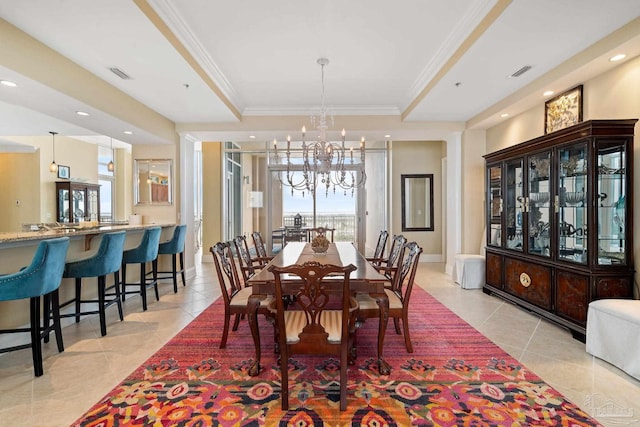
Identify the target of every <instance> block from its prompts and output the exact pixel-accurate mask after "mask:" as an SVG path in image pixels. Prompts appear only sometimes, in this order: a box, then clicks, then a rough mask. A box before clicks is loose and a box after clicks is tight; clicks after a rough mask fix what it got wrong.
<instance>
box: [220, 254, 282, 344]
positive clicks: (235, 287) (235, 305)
mask: <svg viewBox="0 0 640 427" xmlns="http://www.w3.org/2000/svg"><path fill="white" fill-rule="evenodd" d="M233 246H234V244H233V243H231V242H218V243H216V244H215V245H214V246H212V247H211V248H209V252H211V254H212V255H213V264H214V266H215V268H216V273H217V275H218V283H219V284H220V290H221V291H222V299H223V301H224V326H223V329H222V339H221V340H220V348H225V347H226V345H227V338H228V336H229V323H230V321H231V316H234V321H233V327H232V330H233V331H236V330H238V325H239V324H240V318H241V317H242V316H243V315H246V314H247V303H248V302H249V297H250V296H251V293H252V289H251V287H246V286H243V281H242V280H241V278H240V275H239V273H238V269H237V268H236V261H235V258H234V256H233ZM271 300H272V297H267V298H265V299H264V300H263V301H262V303H261V304H260V307H259V308H258V313H262V314H267V313H269V312H268V309H267V305H269V303H271Z"/></svg>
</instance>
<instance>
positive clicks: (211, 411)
mask: <svg viewBox="0 0 640 427" xmlns="http://www.w3.org/2000/svg"><path fill="white" fill-rule="evenodd" d="M222 316H223V305H222V302H221V301H220V300H218V301H216V302H214V303H213V304H212V305H211V306H210V307H209V308H207V309H206V310H205V311H204V312H203V313H202V314H201V315H200V316H198V317H197V318H196V319H195V320H194V321H193V322H191V324H189V325H188V326H187V327H186V328H184V329H183V330H182V331H181V332H180V333H179V334H178V335H176V336H175V337H174V338H173V339H172V340H171V341H170V342H169V343H167V345H165V346H164V347H163V348H162V349H160V350H159V351H158V352H157V353H156V354H154V355H153V356H152V357H151V358H149V360H147V362H146V363H144V364H143V365H142V366H140V367H139V368H138V369H136V370H135V371H134V372H133V373H132V374H131V375H129V377H128V378H126V379H125V380H124V381H123V382H122V383H121V384H120V385H118V386H117V387H116V388H114V389H113V390H112V391H111V392H110V393H109V394H107V395H106V396H105V397H104V398H103V399H102V400H101V401H100V402H98V403H97V404H95V405H94V406H93V407H92V408H91V409H90V410H89V411H88V412H87V413H86V414H84V415H83V416H82V418H80V419H79V420H77V421H76V422H75V423H74V424H73V425H74V426H128V425H135V426H217V425H219V426H297V427H303V426H323V425H324V426H346V425H351V426H363V425H364V426H377V427H381V426H411V425H415V426H512V427H513V426H572V427H576V426H594V425H596V426H597V425H599V424H598V423H597V422H596V421H595V420H593V419H592V418H589V416H588V415H587V414H586V413H585V412H584V411H582V410H581V409H580V408H578V407H577V406H576V405H575V404H573V403H571V402H570V401H568V400H567V399H565V398H564V397H563V396H562V395H561V394H560V393H558V392H557V391H556V390H554V389H553V388H551V387H550V386H549V385H547V384H545V383H544V382H543V381H542V380H541V379H540V378H539V377H538V376H536V375H535V374H534V373H532V372H531V371H529V370H528V369H527V368H526V367H525V366H523V365H522V364H520V363H518V362H517V361H516V360H515V359H513V358H512V357H510V356H509V355H508V354H506V353H505V352H504V351H503V350H501V349H500V348H499V347H497V346H496V345H495V344H493V343H492V342H491V341H489V340H488V339H487V338H485V337H484V336H483V335H482V334H480V333H479V332H478V331H477V330H475V329H474V328H473V327H471V326H470V325H469V324H467V323H466V322H464V321H463V320H462V319H460V318H459V317H458V316H456V315H455V314H454V313H452V312H451V311H450V310H449V309H447V308H446V307H444V306H443V305H442V304H440V303H439V302H437V301H436V300H435V299H434V298H433V297H432V296H431V295H429V294H428V293H426V292H425V291H423V290H422V289H420V288H418V287H414V295H413V296H412V302H411V310H410V320H409V322H410V328H411V333H412V338H413V347H414V353H411V354H410V353H407V352H406V350H405V347H404V340H403V337H402V336H401V335H396V333H395V330H394V328H393V322H389V329H388V332H387V335H386V339H385V358H386V360H387V361H388V362H389V363H390V364H391V366H392V368H393V369H392V372H391V374H390V375H388V376H383V375H380V374H379V373H378V370H377V364H376V363H375V348H376V336H377V320H375V319H371V320H368V321H367V323H366V324H365V325H364V326H363V328H361V329H360V330H359V331H358V358H357V361H356V364H355V365H354V366H350V368H349V386H348V407H347V410H346V411H344V412H340V410H339V407H338V406H339V405H338V403H339V389H338V383H337V379H338V378H339V369H338V366H337V363H338V362H337V361H336V360H335V359H331V358H326V357H319V356H315V357H312V356H302V357H295V358H292V359H291V360H290V364H289V369H290V374H289V378H290V387H291V391H290V393H289V395H290V406H289V407H290V408H291V409H290V410H289V411H282V410H281V409H280V382H279V368H278V365H277V360H276V357H275V355H274V345H273V330H272V327H271V325H270V324H268V323H267V322H266V321H264V318H261V319H260V320H261V339H262V343H263V347H264V349H263V352H262V354H263V360H262V367H263V371H262V373H261V374H260V376H258V377H250V376H249V375H248V374H247V369H248V368H249V366H250V364H251V361H252V357H253V356H254V350H253V343H252V340H251V334H250V332H249V327H248V324H247V322H246V321H243V322H241V324H240V327H239V329H238V330H237V331H235V332H230V336H229V340H228V342H227V348H226V349H224V350H220V349H218V346H219V344H220V337H221V331H222Z"/></svg>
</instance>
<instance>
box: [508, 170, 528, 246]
mask: <svg viewBox="0 0 640 427" xmlns="http://www.w3.org/2000/svg"><path fill="white" fill-rule="evenodd" d="M506 172H507V188H506V194H505V201H504V208H505V220H506V227H507V236H506V237H507V240H506V247H507V248H508V249H513V250H517V251H522V224H523V211H524V205H525V199H524V194H523V188H522V159H516V160H514V161H510V162H508V163H507V171H506Z"/></svg>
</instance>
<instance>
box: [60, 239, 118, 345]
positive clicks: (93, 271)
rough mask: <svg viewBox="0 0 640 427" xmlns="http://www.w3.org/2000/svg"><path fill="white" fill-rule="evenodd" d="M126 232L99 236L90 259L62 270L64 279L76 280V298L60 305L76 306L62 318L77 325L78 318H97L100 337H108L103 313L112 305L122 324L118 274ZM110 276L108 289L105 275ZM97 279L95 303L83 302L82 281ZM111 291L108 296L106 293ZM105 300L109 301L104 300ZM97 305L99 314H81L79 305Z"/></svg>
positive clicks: (70, 263) (92, 300)
mask: <svg viewBox="0 0 640 427" xmlns="http://www.w3.org/2000/svg"><path fill="white" fill-rule="evenodd" d="M125 237H126V232H125V231H118V232H115V233H106V234H103V235H102V236H101V240H100V246H99V247H98V251H97V252H96V253H95V255H93V256H92V257H90V258H85V259H81V260H78V261H72V262H68V263H66V265H65V267H64V277H66V278H74V279H75V298H73V299H71V300H69V301H67V302H65V303H63V304H61V305H60V307H64V306H66V305H69V304H72V303H75V312H74V313H70V314H63V315H62V316H61V317H75V319H76V323H78V322H79V321H80V316H83V315H88V314H96V313H97V314H98V315H99V317H100V333H101V334H102V336H105V335H107V320H106V314H105V309H106V308H107V307H109V306H111V305H113V304H116V305H117V306H118V315H119V316H120V320H121V321H122V320H124V317H123V315H122V301H120V299H121V295H120V283H119V282H120V278H119V271H120V265H121V264H122V252H123V249H124V239H125ZM111 273H113V280H114V281H113V285H112V286H110V287H109V288H107V286H106V282H107V280H106V278H107V275H109V274H111ZM84 277H97V280H98V299H97V300H96V299H91V300H83V299H82V278H84ZM109 290H113V292H111V293H107V292H108V291H109ZM107 297H111V298H110V299H107ZM93 303H98V310H97V311H96V310H92V311H81V304H93Z"/></svg>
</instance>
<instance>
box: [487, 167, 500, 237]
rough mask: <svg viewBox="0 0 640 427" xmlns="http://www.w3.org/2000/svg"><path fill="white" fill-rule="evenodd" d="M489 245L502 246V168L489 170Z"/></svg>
mask: <svg viewBox="0 0 640 427" xmlns="http://www.w3.org/2000/svg"><path fill="white" fill-rule="evenodd" d="M488 178H489V185H488V188H489V206H488V217H489V218H490V220H489V224H490V230H489V245H491V246H498V247H499V246H502V166H500V165H496V166H491V167H490V168H489V176H488Z"/></svg>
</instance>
